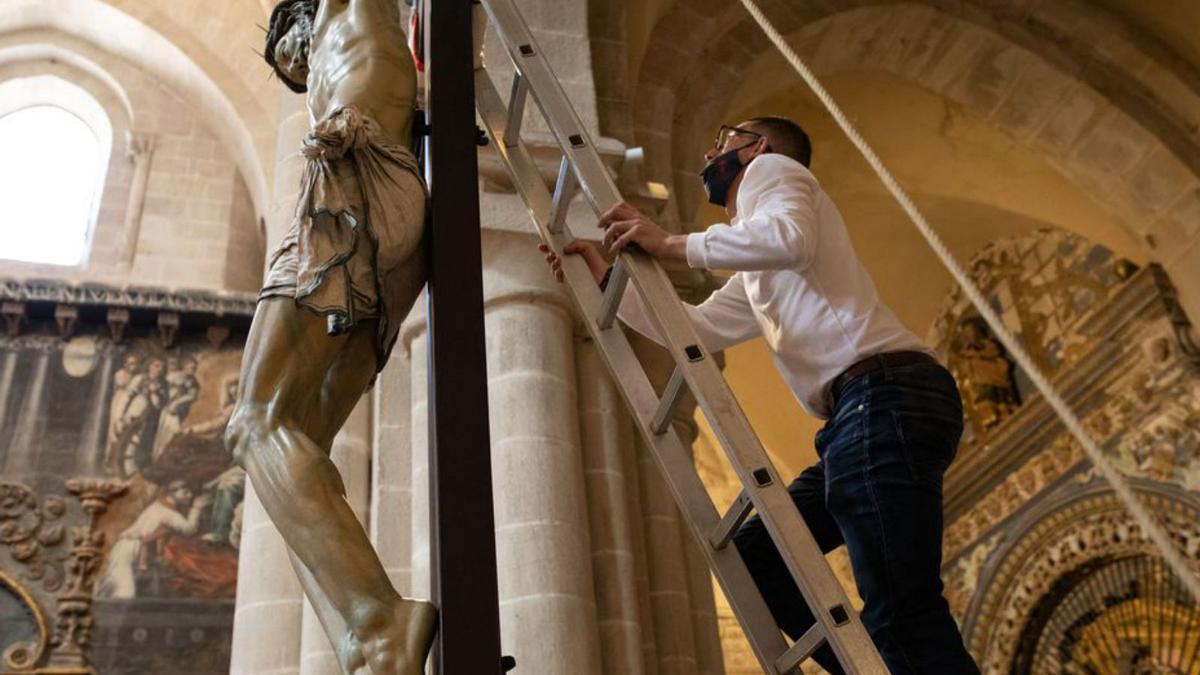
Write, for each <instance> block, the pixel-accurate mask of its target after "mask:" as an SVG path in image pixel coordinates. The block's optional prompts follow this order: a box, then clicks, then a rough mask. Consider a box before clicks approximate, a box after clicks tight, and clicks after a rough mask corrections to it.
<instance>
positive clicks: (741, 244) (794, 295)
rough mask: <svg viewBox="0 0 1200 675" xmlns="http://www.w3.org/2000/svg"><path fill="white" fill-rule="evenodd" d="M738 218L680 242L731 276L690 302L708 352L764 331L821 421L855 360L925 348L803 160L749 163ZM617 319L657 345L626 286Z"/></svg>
mask: <svg viewBox="0 0 1200 675" xmlns="http://www.w3.org/2000/svg"><path fill="white" fill-rule="evenodd" d="M737 214H738V215H737V217H736V218H734V219H733V222H732V223H729V224H727V225H726V224H719V225H713V226H712V227H710V228H708V229H707V230H706V231H704V232H700V233H696V234H691V235H688V239H687V259H688V264H689V265H690V266H692V267H696V268H704V269H722V270H731V271H734V272H735V274H734V275H733V277H731V278H730V279H729V281H728V282H727V283H726V284H725V285H724V286H723V287H721V288H720V289H719V290H717V291H716V292H715V293H713V294H712V296H711V297H709V299H708V300H706V301H704V302H703V303H701V304H700V305H697V306H691V305H689V306H688V308H687V309H688V313H689V314H690V315H691V317H692V322H693V323H694V324H695V326H696V331H697V333H699V335H700V339H701V341H703V343H704V345H705V347H707V348H708V350H709V351H710V352H715V351H720V350H722V349H725V348H727V347H731V346H733V345H735V344H738V343H739V342H744V341H746V340H749V339H750V338H753V337H757V336H759V335H761V336H763V338H765V339H766V342H767V345H769V346H770V348H771V351H772V352H774V357H775V365H776V367H777V368H779V370H780V372H781V373H782V374H783V376H784V379H785V380H786V381H787V383H788V386H789V387H790V388H791V390H792V393H793V394H794V395H795V396H796V398H797V399H798V400H799V401H800V403H801V405H803V406H804V408H805V409H806V410H808V411H809V412H811V413H813V414H814V415H817V416H818V417H822V418H826V417H828V416H829V415H830V412H831V411H830V410H829V403H828V401H827V400H826V396H825V390H826V388H827V387H828V386H829V383H830V382H831V381H832V380H833V379H834V378H835V377H837V376H838V375H839V374H841V373H842V371H844V370H845V369H846V368H849V367H850V366H851V365H853V364H854V363H856V362H858V361H860V360H862V359H864V358H866V357H868V356H872V355H874V354H880V353H884V352H893V351H906V350H915V351H925V352H927V353H930V354H932V351H930V350H929V349H927V348H926V347H925V345H923V344H922V343H921V341H920V340H919V339H918V338H917V336H916V335H914V334H913V333H912V332H911V331H909V330H908V329H907V328H905V327H904V325H903V324H901V323H900V321H899V320H898V319H897V318H896V316H895V315H894V314H893V313H892V311H891V310H890V309H888V308H887V306H886V305H884V304H883V303H882V302H881V301H880V300H879V295H878V293H877V292H876V290H875V284H874V283H873V282H872V281H871V277H870V276H869V275H868V274H867V271H866V269H864V268H863V266H862V263H860V262H859V260H858V257H857V256H856V255H855V254H854V248H853V246H852V245H851V243H850V236H849V234H848V233H847V232H846V224H845V223H844V222H843V221H842V216H841V214H840V213H838V210H837V207H835V206H834V204H833V201H832V200H830V199H829V196H828V195H826V194H825V192H824V191H823V190H822V189H821V185H820V184H819V183H818V182H817V179H816V178H815V177H814V176H813V175H812V173H811V172H809V170H808V169H807V168H805V167H804V165H802V164H800V163H799V162H797V161H795V160H793V159H790V158H788V157H786V156H784V155H779V154H766V155H760V156H759V157H757V158H756V159H754V160H753V161H752V162H751V163H750V165H749V166H748V167H746V169H745V175H744V176H743V177H742V184H741V187H740V188H739V189H738V195H737ZM618 316H620V318H621V320H622V321H624V322H625V323H626V324H627V325H629V326H630V327H631V328H633V329H634V330H636V331H638V332H639V333H642V334H643V335H646V336H647V337H649V338H651V339H653V340H659V341H661V340H660V338H659V336H658V334H657V331H655V329H654V327H653V325H652V323H651V322H650V320H649V318H648V317H647V316H646V314H645V310H644V308H643V306H642V303H641V299H640V298H639V297H638V294H637V292H636V291H635V290H633V289H632V288H630V289H628V290H626V292H625V297H624V298H623V299H622V302H621V308H620V311H619V313H618Z"/></svg>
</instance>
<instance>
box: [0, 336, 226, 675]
mask: <svg viewBox="0 0 1200 675" xmlns="http://www.w3.org/2000/svg"><path fill="white" fill-rule="evenodd" d="M175 316H176V317H177V316H178V315H175ZM191 324H192V325H189V323H188V322H185V325H184V327H183V328H182V329H172V330H169V331H166V332H164V331H163V330H161V326H158V327H155V326H154V325H151V326H149V327H147V328H146V329H144V330H140V331H138V330H137V329H135V328H134V327H130V329H129V330H128V331H126V330H124V326H122V327H121V328H122V330H121V331H119V332H118V331H115V330H113V326H112V325H106V324H105V323H104V322H97V323H95V324H94V325H88V324H86V323H83V322H80V323H79V324H78V325H74V324H72V326H71V327H70V334H69V335H68V337H67V338H64V337H63V328H64V326H63V325H62V324H61V323H58V324H56V323H55V322H52V321H40V322H39V321H36V320H31V321H27V322H23V325H22V326H21V327H20V330H17V331H14V330H11V328H12V326H11V325H10V331H9V333H8V335H6V336H2V337H0V430H3V431H2V433H0V487H2V488H3V490H0V543H2V544H6V545H7V547H8V549H9V550H8V556H7V557H6V556H4V555H3V553H4V548H3V546H0V574H2V576H0V579H3V578H7V579H8V580H9V581H10V583H8V584H6V585H3V586H4V587H5V588H8V589H10V590H9V591H8V593H7V598H6V599H4V600H3V601H0V606H2V607H4V612H3V613H2V614H3V616H0V622H4V621H8V622H9V623H12V624H13V625H12V626H11V627H12V628H13V631H12V633H11V634H12V635H17V634H18V633H20V634H21V635H25V633H30V632H31V631H32V632H33V633H38V631H37V630H36V627H32V626H31V622H30V621H28V620H25V621H23V623H22V621H21V620H20V617H21V616H22V612H25V613H27V614H29V615H30V616H32V615H33V613H35V612H31V610H28V609H26V608H25V607H26V606H27V605H30V604H33V605H36V606H35V607H34V610H36V613H40V614H41V615H45V616H46V617H47V618H46V620H45V621H44V623H46V624H47V625H48V626H50V627H49V628H44V629H43V630H42V632H48V633H50V634H51V637H52V638H53V639H51V640H50V643H51V645H50V647H53V648H54V649H55V650H58V651H61V649H59V648H58V647H55V646H54V643H55V642H56V640H57V641H58V642H61V634H62V631H63V630H64V628H63V624H64V621H65V619H64V618H63V615H62V607H63V594H64V593H65V592H66V591H67V590H68V588H67V587H68V586H69V585H70V583H69V582H70V579H69V577H70V570H71V569H72V564H71V560H73V559H74V558H75V557H78V556H79V555H80V553H79V550H78V549H79V545H78V542H79V541H80V540H81V537H82V540H85V541H86V542H90V543H91V544H93V548H94V549H95V550H94V551H93V552H92V553H86V552H85V554H84V555H85V557H87V565H86V566H85V569H84V572H83V575H82V576H83V578H81V579H80V580H78V583H76V584H75V585H76V587H77V588H76V589H75V591H76V592H77V593H78V592H79V590H80V589H84V590H85V591H86V593H87V594H88V596H89V598H88V600H87V601H86V602H85V603H84V604H86V605H87V607H88V609H89V615H88V619H87V621H86V622H85V623H87V624H88V625H86V626H84V628H83V630H82V631H81V633H80V635H81V636H82V638H83V639H81V640H77V642H79V645H78V647H79V649H80V651H81V652H82V653H83V656H82V658H83V659H84V660H85V661H86V663H87V664H88V665H89V666H90V667H92V668H93V669H94V670H95V672H97V673H101V674H105V675H107V674H109V673H114V674H115V673H122V674H123V673H195V674H197V675H200V674H205V675H207V674H208V673H223V672H228V662H229V640H230V637H231V633H232V614H233V600H234V596H235V592H236V587H237V560H238V545H239V536H240V533H241V518H242V502H243V497H244V494H245V485H246V476H245V473H244V472H243V471H242V470H241V469H240V468H238V467H236V466H234V465H233V463H232V460H231V457H230V455H229V453H228V452H227V451H226V449H225V446H224V442H223V434H224V431H225V426H226V424H227V423H228V420H229V416H230V413H231V412H232V409H233V404H234V402H235V400H236V396H237V388H238V369H239V364H240V361H241V343H240V338H238V337H231V331H230V330H229V328H228V327H227V326H221V325H215V324H214V323H212V322H210V321H208V320H201V321H199V322H196V321H193V322H191ZM206 324H207V325H206ZM126 333H128V334H126ZM71 479H75V480H74V484H75V485H76V486H78V484H79V480H80V479H84V480H85V482H87V483H88V484H95V485H104V486H109V487H108V488H106V489H107V490H108V492H105V493H104V495H105V496H104V498H103V502H104V504H103V508H102V509H100V510H98V511H95V512H92V511H89V510H88V503H89V502H88V500H87V499H86V498H82V497H81V498H78V499H76V500H72V498H71V497H69V496H67V495H68V493H70V494H76V496H77V497H79V495H78V494H77V493H79V490H78V489H75V488H71V487H69V486H68V482H70V481H71ZM48 504H56V505H58V506H55V507H54V508H55V509H57V510H58V511H61V513H59V514H58V518H60V519H61V520H62V521H63V524H62V525H58V526H57V527H58V529H59V530H61V529H62V528H63V527H64V526H65V527H67V528H68V529H71V530H72V531H73V532H74V531H79V532H80V533H83V534H82V535H81V536H75V537H63V536H56V535H54V534H53V528H52V527H51V526H50V520H52V519H48V517H47V516H48V514H49V512H48V511H47V505H48ZM84 523H86V525H85V524H84ZM85 529H86V532H85ZM72 542H75V543H74V544H73V543H72ZM18 591H20V592H24V593H27V594H29V595H31V596H32V597H31V599H29V601H23V600H22V599H21V597H20V596H19V594H18ZM0 595H5V594H4V593H0ZM39 600H40V602H38V601H39ZM56 607H57V608H56ZM56 613H57V616H56ZM56 619H57V623H58V625H57V626H56V625H55V623H56ZM34 623H36V622H34ZM18 624H20V626H18ZM18 628H19V630H18ZM5 632H6V633H9V631H7V630H6V631H5ZM55 634H57V635H58V636H59V637H53V636H54V635H55ZM42 637H43V638H44V637H45V636H42ZM35 638H36V636H35ZM44 641H45V640H44V639H43V642H44ZM0 642H3V640H0ZM8 642H9V643H10V644H0V656H9V657H11V658H7V659H6V660H5V661H6V662H5V663H2V664H0V672H6V671H5V668H7V669H8V670H11V671H14V672H21V670H24V669H26V668H28V669H30V670H31V671H32V672H37V671H36V669H35V668H34V666H35V665H36V666H39V667H45V666H46V664H47V658H48V657H47V656H46V655H47V654H50V652H49V651H47V650H48V649H49V648H48V647H46V646H45V645H43V646H42V647H41V652H45V653H44V654H41V653H40V652H39V654H40V656H39V657H38V658H39V659H40V660H41V663H36V664H35V663H28V662H29V661H30V659H31V658H32V657H31V654H32V653H33V652H34V651H36V650H35V649H34V647H36V646H37V642H38V639H32V640H31V639H30V637H29V636H28V635H25V637H24V638H23V639H20V640H18V639H16V638H14V639H12V640H9V641H8ZM5 650H9V651H12V652H13V653H12V654H4V651H5ZM59 656H60V655H59V654H58V653H57V651H56V652H55V653H54V654H50V657H49V659H50V661H49V662H50V663H53V660H54V659H55V658H58V657H59ZM22 662H26V666H25V667H23V668H17V667H15V666H17V665H20V664H21V663H22Z"/></svg>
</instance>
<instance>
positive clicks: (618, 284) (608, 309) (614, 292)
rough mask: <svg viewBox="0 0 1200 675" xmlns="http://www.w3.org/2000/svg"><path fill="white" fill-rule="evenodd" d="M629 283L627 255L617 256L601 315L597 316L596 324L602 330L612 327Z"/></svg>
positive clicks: (605, 290) (605, 293)
mask: <svg viewBox="0 0 1200 675" xmlns="http://www.w3.org/2000/svg"><path fill="white" fill-rule="evenodd" d="M627 283H629V265H628V264H626V262H625V256H621V257H619V258H617V264H616V265H614V266H613V271H612V274H611V275H610V276H609V277H608V286H607V287H606V288H605V289H604V302H603V303H601V304H600V315H599V316H597V317H596V324H597V325H598V326H600V328H601V329H602V330H608V329H609V328H612V325H613V320H614V319H616V318H617V309H618V308H620V306H621V299H622V298H623V297H625V284H627Z"/></svg>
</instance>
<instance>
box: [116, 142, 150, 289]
mask: <svg viewBox="0 0 1200 675" xmlns="http://www.w3.org/2000/svg"><path fill="white" fill-rule="evenodd" d="M156 145H157V139H156V137H155V136H154V135H153V134H147V133H139V132H134V131H129V132H127V133H126V136H125V156H126V157H127V158H128V159H129V161H131V162H132V163H133V182H132V183H131V185H130V188H129V202H128V203H127V204H126V207H125V248H124V251H122V257H121V263H122V264H123V265H125V266H128V267H132V266H133V262H134V260H135V259H136V258H137V247H138V239H139V238H140V236H141V230H142V213H143V211H144V210H145V208H146V186H147V185H148V184H149V182H150V163H151V160H152V159H153V158H154V149H155V146H156Z"/></svg>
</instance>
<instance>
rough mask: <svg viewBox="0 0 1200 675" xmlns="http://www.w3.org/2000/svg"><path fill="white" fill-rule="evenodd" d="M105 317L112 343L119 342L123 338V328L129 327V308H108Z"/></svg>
mask: <svg viewBox="0 0 1200 675" xmlns="http://www.w3.org/2000/svg"><path fill="white" fill-rule="evenodd" d="M106 319H107V322H108V332H109V335H111V336H112V341H113V343H115V344H121V341H122V340H124V339H125V329H126V328H127V327H129V310H128V309H123V308H120V307H113V308H110V309H109V310H108V314H107V316H106Z"/></svg>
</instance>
